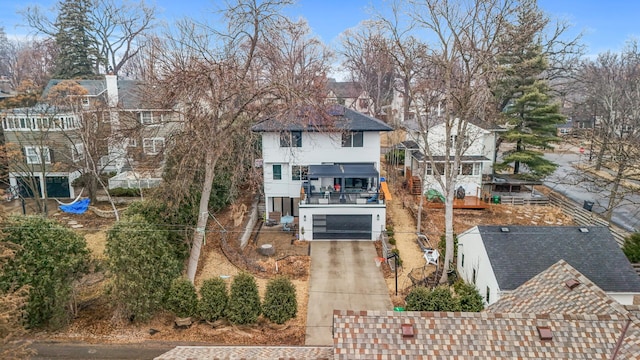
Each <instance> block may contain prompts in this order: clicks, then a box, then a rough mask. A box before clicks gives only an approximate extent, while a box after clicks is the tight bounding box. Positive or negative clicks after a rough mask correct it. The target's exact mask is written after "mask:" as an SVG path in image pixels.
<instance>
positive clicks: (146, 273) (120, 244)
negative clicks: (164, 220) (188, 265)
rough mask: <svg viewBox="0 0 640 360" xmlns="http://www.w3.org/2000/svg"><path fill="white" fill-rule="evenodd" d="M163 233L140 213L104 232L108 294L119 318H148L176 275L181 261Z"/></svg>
mask: <svg viewBox="0 0 640 360" xmlns="http://www.w3.org/2000/svg"><path fill="white" fill-rule="evenodd" d="M167 235H168V232H167V231H162V229H160V228H158V227H157V226H156V225H155V224H150V223H148V222H147V221H146V220H145V218H143V217H142V216H140V215H134V216H131V217H124V218H123V219H122V220H120V221H119V222H117V223H116V224H115V225H114V226H113V227H112V228H111V229H110V230H109V232H108V233H107V245H106V249H105V254H106V264H107V268H108V270H109V273H110V276H111V283H110V287H109V288H108V293H109V295H110V296H111V298H112V303H113V304H114V306H115V307H116V308H117V310H118V311H119V312H120V315H122V316H123V317H126V318H129V319H135V320H139V321H144V320H147V319H149V318H150V317H151V316H153V314H154V313H155V312H156V311H157V310H159V309H160V308H161V307H162V305H163V300H164V299H165V296H166V294H167V290H168V289H169V287H170V286H171V282H172V281H173V279H175V278H176V277H178V276H180V273H181V271H182V267H183V262H182V260H181V259H180V258H178V257H177V256H176V254H175V248H174V247H173V244H171V243H170V241H169V240H168V239H167Z"/></svg>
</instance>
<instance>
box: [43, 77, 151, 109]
mask: <svg viewBox="0 0 640 360" xmlns="http://www.w3.org/2000/svg"><path fill="white" fill-rule="evenodd" d="M62 81H65V80H64V79H51V80H49V83H48V84H47V86H46V87H45V88H44V91H43V92H42V97H46V96H47V94H48V93H49V91H50V90H51V88H52V87H54V86H56V85H58V84H59V83H60V82H62ZM72 81H75V82H76V83H77V84H78V85H80V86H82V87H83V88H85V89H86V90H87V92H88V94H87V95H88V96H102V95H105V94H106V91H107V83H106V80H105V79H104V78H103V79H98V80H72ZM141 87H142V82H140V81H138V80H122V79H118V101H119V103H120V106H122V108H123V109H145V108H147V107H145V106H144V105H143V100H142V99H143V95H142V92H141Z"/></svg>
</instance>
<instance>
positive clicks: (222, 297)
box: [198, 278, 229, 321]
mask: <svg viewBox="0 0 640 360" xmlns="http://www.w3.org/2000/svg"><path fill="white" fill-rule="evenodd" d="M228 302H229V294H228V293H227V284H226V282H225V281H224V280H222V279H221V278H213V279H207V280H205V281H204V282H203V283H202V286H201V287H200V302H199V303H198V314H199V315H200V318H201V319H202V320H206V321H216V320H218V319H220V318H222V317H223V315H224V310H225V309H226V307H227V303H228Z"/></svg>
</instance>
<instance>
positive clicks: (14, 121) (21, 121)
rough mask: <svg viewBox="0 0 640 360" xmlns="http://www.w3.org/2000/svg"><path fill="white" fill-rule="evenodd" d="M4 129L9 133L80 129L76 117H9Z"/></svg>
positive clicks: (3, 120) (4, 122)
mask: <svg viewBox="0 0 640 360" xmlns="http://www.w3.org/2000/svg"><path fill="white" fill-rule="evenodd" d="M2 128H3V129H4V130H7V131H37V130H47V131H51V130H70V129H78V128H80V123H79V122H78V119H77V118H76V117H75V116H44V117H43V116H36V117H25V116H7V117H5V118H3V119H2Z"/></svg>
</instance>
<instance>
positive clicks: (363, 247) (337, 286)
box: [305, 241, 393, 346]
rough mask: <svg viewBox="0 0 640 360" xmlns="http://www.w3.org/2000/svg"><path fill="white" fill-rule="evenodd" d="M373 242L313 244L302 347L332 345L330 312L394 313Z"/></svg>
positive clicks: (315, 242) (323, 242)
mask: <svg viewBox="0 0 640 360" xmlns="http://www.w3.org/2000/svg"><path fill="white" fill-rule="evenodd" d="M376 257H377V254H376V249H375V245H374V243H373V242H372V241H312V242H311V277H310V279H309V306H308V311H307V333H306V338H305V345H316V346H318V345H329V346H330V345H333V335H332V333H331V332H332V326H333V310H356V311H358V310H393V305H392V303H391V298H390V297H389V290H388V287H387V284H386V283H385V281H384V278H383V276H382V271H381V270H380V268H378V267H376V264H375V258H376Z"/></svg>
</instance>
